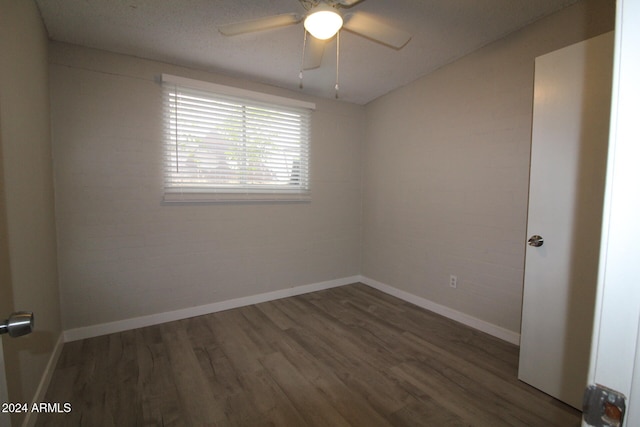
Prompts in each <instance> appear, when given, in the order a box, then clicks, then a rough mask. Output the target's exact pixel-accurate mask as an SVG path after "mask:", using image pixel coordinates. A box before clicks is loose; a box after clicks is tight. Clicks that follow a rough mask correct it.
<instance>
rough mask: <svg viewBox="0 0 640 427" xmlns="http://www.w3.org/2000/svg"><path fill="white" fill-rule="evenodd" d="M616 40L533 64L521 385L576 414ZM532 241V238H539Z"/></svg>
mask: <svg viewBox="0 0 640 427" xmlns="http://www.w3.org/2000/svg"><path fill="white" fill-rule="evenodd" d="M612 63H613V34H612V33H608V34H605V35H602V36H599V37H596V38H593V39H590V40H587V41H584V42H581V43H578V44H575V45H572V46H569V47H567V48H564V49H561V50H558V51H555V52H552V53H549V54H547V55H544V56H541V57H539V58H537V59H536V63H535V91H534V109H533V129H532V148H531V171H530V184H529V185H530V187H529V217H528V223H527V233H528V237H532V236H535V235H538V236H541V241H540V242H539V243H538V244H540V243H541V244H542V245H541V246H532V244H535V242H532V243H531V244H530V245H528V246H527V250H526V262H525V279H524V297H523V298H524V299H523V309H522V330H521V343H520V365H519V372H518V377H519V378H520V379H521V380H522V381H525V382H527V383H529V384H531V385H533V386H534V387H536V388H539V389H540V390H542V391H544V392H546V393H548V394H550V395H552V396H554V397H556V398H558V399H560V400H562V401H564V402H566V403H568V404H570V405H572V406H574V407H576V408H580V406H581V405H582V395H583V392H584V387H585V385H586V383H587V371H588V367H589V353H590V342H591V331H592V325H593V310H594V305H595V290H596V283H597V274H598V256H599V249H600V230H601V222H602V203H603V194H604V181H605V168H606V156H607V141H608V131H609V114H610V105H611V76H612V72H611V70H612ZM534 240H535V239H534Z"/></svg>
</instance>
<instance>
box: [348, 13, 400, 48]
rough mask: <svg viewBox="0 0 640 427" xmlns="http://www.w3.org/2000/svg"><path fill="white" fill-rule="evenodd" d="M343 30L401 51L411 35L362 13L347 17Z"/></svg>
mask: <svg viewBox="0 0 640 427" xmlns="http://www.w3.org/2000/svg"><path fill="white" fill-rule="evenodd" d="M344 29H345V30H348V31H351V32H352V33H356V34H359V35H361V36H363V37H366V38H368V39H371V40H373V41H375V42H378V43H382V44H384V45H387V46H389V47H392V48H394V49H402V48H403V47H404V45H406V44H407V43H408V42H409V40H411V34H409V33H407V32H406V31H403V30H399V29H397V28H395V27H392V26H390V25H387V24H385V23H384V22H381V21H379V20H377V19H375V18H372V17H370V16H368V15H367V14H364V13H362V12H355V13H351V14H349V15H347V16H346V17H345V23H344Z"/></svg>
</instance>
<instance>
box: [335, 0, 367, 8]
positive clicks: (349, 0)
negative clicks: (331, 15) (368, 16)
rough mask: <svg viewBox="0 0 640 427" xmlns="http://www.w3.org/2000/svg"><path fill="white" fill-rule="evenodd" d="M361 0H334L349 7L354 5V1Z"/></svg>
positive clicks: (342, 5)
mask: <svg viewBox="0 0 640 427" xmlns="http://www.w3.org/2000/svg"><path fill="white" fill-rule="evenodd" d="M361 1H363V0H336V4H339V5H340V7H344V8H349V7H351V6H354V5H355V4H356V3H360V2H361Z"/></svg>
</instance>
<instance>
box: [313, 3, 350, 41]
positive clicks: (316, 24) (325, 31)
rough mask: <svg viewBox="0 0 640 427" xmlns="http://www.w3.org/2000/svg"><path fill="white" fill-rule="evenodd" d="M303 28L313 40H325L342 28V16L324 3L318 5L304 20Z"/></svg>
mask: <svg viewBox="0 0 640 427" xmlns="http://www.w3.org/2000/svg"><path fill="white" fill-rule="evenodd" d="M304 28H305V29H306V30H307V31H308V32H309V33H310V34H311V35H312V36H313V37H315V38H317V39H320V40H327V39H330V38H331V37H333V36H335V35H336V33H337V32H338V31H339V30H340V28H342V16H340V14H339V13H338V12H337V11H336V10H335V9H334V8H332V7H331V6H329V5H328V4H326V3H320V4H319V5H318V6H316V7H314V8H313V9H312V10H311V13H309V15H308V16H307V17H306V18H305V20H304Z"/></svg>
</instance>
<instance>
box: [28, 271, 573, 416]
mask: <svg viewBox="0 0 640 427" xmlns="http://www.w3.org/2000/svg"><path fill="white" fill-rule="evenodd" d="M517 363H518V348H517V347H516V346H514V345H511V344H508V343H506V342H503V341H501V340H498V339H495V338H493V337H491V336H488V335H486V334H483V333H481V332H478V331H475V330H473V329H470V328H467V327H465V326H462V325H460V324H458V323H456V322H453V321H451V320H448V319H445V318H443V317H441V316H438V315H436V314H433V313H431V312H429V311H426V310H423V309H421V308H419V307H416V306H413V305H411V304H408V303H406V302H404V301H401V300H399V299H396V298H394V297H391V296H388V295H386V294H383V293H381V292H379V291H376V290H374V289H371V288H369V287H367V286H365V285H362V284H354V285H349V286H344V287H340V288H334V289H329V290H325V291H320V292H315V293H311V294H306V295H302V296H296V297H292V298H287V299H282V300H277V301H272V302H266V303H262V304H257V305H252V306H248V307H243V308H238V309H234V310H229V311H224V312H220V313H214V314H210V315H206V316H200V317H194V318H191V319H187V320H181V321H176V322H171V323H166V324H163V325H158V326H152V327H147V328H142V329H137V330H133V331H127V332H122V333H117V334H112V335H107V336H102V337H97V338H91V339H86V340H83V341H76V342H71V343H67V344H65V346H64V349H63V351H62V355H61V357H60V360H59V362H58V366H57V367H56V370H55V373H54V375H53V379H52V382H51V385H50V387H49V390H48V392H47V395H46V399H45V400H46V401H47V402H70V403H71V405H72V411H71V412H70V413H67V414H60V413H51V414H40V416H39V417H38V421H37V425H39V426H76V425H77V426H118V427H121V426H296V427H297V426H321V427H329V426H330V427H334V426H358V427H360V426H363V427H374V426H491V427H497V426H545V427H547V426H562V427H567V426H578V425H580V414H579V412H578V411H576V410H574V409H573V408H570V407H568V406H566V405H564V404H562V403H560V402H558V401H556V400H554V399H552V398H551V397H549V396H547V395H545V394H543V393H541V392H539V391H538V390H536V389H534V388H532V387H529V386H527V385H526V384H524V383H521V382H519V381H518V380H517V378H516V375H517Z"/></svg>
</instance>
